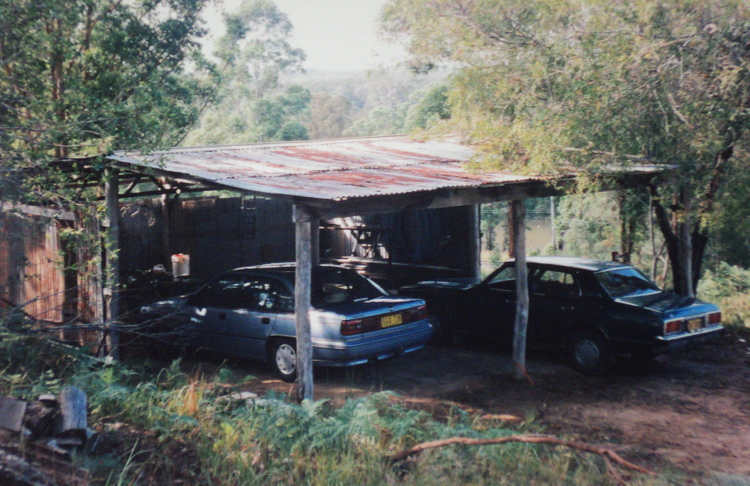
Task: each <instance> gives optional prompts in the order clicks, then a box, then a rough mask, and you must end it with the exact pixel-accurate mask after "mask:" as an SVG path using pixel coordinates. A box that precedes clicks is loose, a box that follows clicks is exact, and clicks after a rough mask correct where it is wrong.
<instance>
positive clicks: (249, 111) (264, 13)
mask: <svg viewBox="0 0 750 486" xmlns="http://www.w3.org/2000/svg"><path fill="white" fill-rule="evenodd" d="M224 21H225V25H226V34H225V35H224V36H223V37H222V38H221V39H220V40H219V46H218V50H217V53H216V54H217V56H218V57H219V58H220V59H221V61H222V66H221V69H220V73H221V75H220V88H219V96H218V101H217V103H215V104H214V105H212V106H209V107H207V109H206V110H205V111H204V112H203V114H202V116H201V119H200V123H199V126H198V127H196V129H195V130H193V131H192V132H191V133H190V134H189V135H188V136H187V137H186V138H185V140H184V142H183V144H184V145H202V144H209V145H215V144H234V143H254V142H266V141H278V140H306V139H307V138H309V137H308V133H307V128H306V125H307V122H308V119H309V116H310V111H309V105H310V101H311V95H310V92H309V91H308V90H307V89H305V88H302V87H301V86H298V85H292V86H289V87H288V88H286V90H285V91H284V92H282V93H279V89H280V86H281V83H280V78H281V76H282V75H284V74H290V73H293V72H296V71H299V70H301V69H302V63H303V62H304V60H305V54H304V52H303V51H302V50H301V49H297V48H293V47H292V46H291V45H290V44H289V37H290V36H291V33H292V24H291V22H290V21H289V18H288V17H287V16H286V14H284V13H283V12H281V11H280V10H279V9H278V8H277V7H276V5H275V4H274V3H273V2H271V1H269V0H246V1H244V2H243V3H242V4H241V5H240V6H239V8H238V10H237V11H236V12H234V13H231V14H228V15H226V16H225V18H224Z"/></svg>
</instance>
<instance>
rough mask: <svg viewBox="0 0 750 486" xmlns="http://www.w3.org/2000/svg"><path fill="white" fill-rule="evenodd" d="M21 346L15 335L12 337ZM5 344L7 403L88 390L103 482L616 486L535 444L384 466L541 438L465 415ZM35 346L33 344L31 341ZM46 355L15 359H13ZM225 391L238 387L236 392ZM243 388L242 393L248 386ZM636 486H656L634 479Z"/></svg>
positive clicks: (224, 373)
mask: <svg viewBox="0 0 750 486" xmlns="http://www.w3.org/2000/svg"><path fill="white" fill-rule="evenodd" d="M16 337H17V336H16ZM22 338H23V339H21V340H20V341H17V340H16V339H15V337H13V336H11V335H10V333H4V334H2V335H1V336H0V360H1V361H0V362H1V363H2V366H3V372H2V375H0V377H1V378H0V394H9V393H12V394H14V395H16V396H19V395H20V396H23V397H27V398H30V397H31V396H32V395H33V394H35V393H37V392H38V391H40V390H47V391H52V392H56V391H58V390H59V388H61V387H62V386H63V385H74V386H77V387H79V388H82V389H83V390H85V391H86V393H87V396H88V399H89V405H90V424H91V426H92V427H94V428H96V429H97V430H98V431H99V433H100V436H101V439H100V443H101V444H100V447H98V451H97V452H96V454H98V455H89V456H86V457H85V458H83V457H81V458H79V459H78V461H79V463H81V464H83V465H84V466H86V467H88V468H89V469H90V470H91V471H92V473H93V474H94V475H95V476H96V477H97V479H96V482H97V483H98V484H112V485H115V484H117V485H119V484H171V483H175V482H181V483H182V484H222V485H233V484H236V485H255V484H257V485H266V484H309V485H339V484H340V485H349V484H357V485H382V484H404V485H430V486H435V485H441V484H445V485H454V484H604V485H606V484H617V483H618V482H619V481H620V479H618V478H616V477H615V476H614V475H612V474H611V471H610V470H609V469H608V466H607V464H606V463H605V462H604V460H603V459H601V458H600V457H598V456H595V455H590V454H581V453H576V452H573V451H571V450H568V449H564V448H556V447H550V446H539V445H529V444H507V445H502V446H485V447H470V446H450V447H445V448H441V449H436V450H430V451H425V452H424V453H423V454H421V455H420V456H419V458H418V459H415V460H413V461H411V462H406V463H403V462H401V463H398V464H393V463H392V462H390V461H389V460H388V459H387V458H388V457H389V456H391V455H393V454H394V453H396V452H398V451H400V450H403V449H406V448H409V447H411V446H413V445H415V444H417V443H420V442H424V441H429V440H436V439H444V438H449V437H456V436H461V437H472V438H495V437H504V436H507V435H512V434H517V433H519V431H522V432H538V431H539V430H538V429H539V428H538V427H537V426H535V425H534V424H525V425H523V426H521V429H520V430H519V428H512V427H506V426H504V425H503V422H496V421H487V420H483V419H482V418H481V417H478V416H475V415H472V414H469V413H467V412H465V411H463V410H460V409H458V408H454V409H452V410H451V411H450V413H449V414H448V415H447V417H444V418H443V419H440V420H437V419H435V418H434V417H433V416H432V415H431V414H429V413H427V412H425V411H421V410H414V409H410V408H408V407H405V406H403V405H402V404H401V403H400V400H399V398H398V397H397V396H396V395H394V394H393V393H390V392H381V393H377V394H374V395H371V396H369V397H366V398H360V399H350V400H348V401H347V402H346V403H345V404H344V405H343V406H341V407H334V406H333V405H331V404H330V403H328V402H326V401H318V402H304V403H302V404H296V403H290V402H288V401H287V399H286V398H285V397H284V396H281V395H274V394H269V395H268V396H266V397H263V398H257V399H255V400H250V401H247V400H237V399H234V398H232V393H234V392H236V391H238V390H240V389H241V386H243V383H244V382H243V381H242V380H235V378H234V376H233V375H232V374H231V373H230V372H229V371H228V370H226V369H223V368H222V369H220V370H218V371H217V372H216V373H214V374H212V375H210V376H207V375H200V374H199V375H193V376H190V375H187V374H185V373H184V372H183V371H182V370H181V366H180V365H181V363H180V361H179V360H177V361H174V362H173V363H172V364H171V366H170V367H168V368H166V369H163V370H160V371H159V372H157V373H151V372H148V371H146V370H144V369H138V368H137V367H134V366H132V365H131V366H126V365H124V364H122V363H113V364H104V363H103V362H101V361H98V360H93V359H89V358H88V357H85V356H82V355H78V354H76V353H71V350H69V349H66V348H60V347H58V346H55V345H52V344H50V343H49V342H48V341H46V340H45V339H43V338H40V337H38V336H35V337H22ZM27 339H28V340H27ZM14 346H24V347H25V349H29V350H31V349H43V350H44V353H38V352H36V353H30V352H29V353H20V352H15V351H14V350H12V349H9V348H11V347H14ZM229 382H239V384H234V385H233V384H231V383H229ZM244 384H246V383H244ZM629 480H630V482H631V484H656V483H658V480H654V479H652V478H646V477H640V476H636V477H631V478H629Z"/></svg>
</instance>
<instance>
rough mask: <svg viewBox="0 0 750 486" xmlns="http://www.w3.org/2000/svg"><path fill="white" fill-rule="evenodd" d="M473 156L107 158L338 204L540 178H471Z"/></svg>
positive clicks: (344, 147) (353, 148) (341, 144)
mask: <svg viewBox="0 0 750 486" xmlns="http://www.w3.org/2000/svg"><path fill="white" fill-rule="evenodd" d="M473 154H474V151H473V149H472V148H471V147H469V146H466V145H462V144H460V143H456V142H446V141H426V142H419V141H413V140H409V139H408V138H406V137H383V138H379V137H374V138H360V139H344V140H334V141H310V142H287V143H272V144H253V145H237V146H218V147H195V148H176V149H171V150H166V151H160V152H154V153H151V154H139V153H116V154H114V155H113V156H111V157H110V159H113V160H116V161H119V162H123V163H126V164H134V165H138V166H150V167H153V168H156V169H159V170H164V171H167V172H169V173H172V174H175V175H183V176H189V177H191V178H194V179H198V180H202V181H205V182H210V183H213V184H220V185H222V186H225V187H228V188H235V189H239V190H243V191H250V192H254V193H258V194H267V195H277V196H278V195H282V196H290V197H301V198H311V199H321V200H329V201H343V200H346V199H350V198H366V197H371V196H382V195H394V194H405V193H411V192H419V191H433V190H439V189H453V188H470V187H479V186H482V185H499V184H508V183H513V182H523V181H529V180H539V178H534V177H528V176H518V175H512V174H507V173H499V172H469V171H468V170H466V168H465V162H467V161H468V160H469V159H470V158H471V157H472V155H473Z"/></svg>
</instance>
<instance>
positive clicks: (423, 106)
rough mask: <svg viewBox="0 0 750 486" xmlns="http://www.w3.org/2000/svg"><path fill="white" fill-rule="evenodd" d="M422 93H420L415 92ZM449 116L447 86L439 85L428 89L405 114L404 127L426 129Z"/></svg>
mask: <svg viewBox="0 0 750 486" xmlns="http://www.w3.org/2000/svg"><path fill="white" fill-rule="evenodd" d="M417 94H422V93H417ZM450 117H451V109H450V106H448V87H447V86H445V85H439V86H435V87H432V88H430V89H428V90H427V91H426V92H425V93H424V94H423V96H422V97H421V98H420V99H419V101H418V102H417V103H416V104H415V105H413V106H412V107H411V108H410V109H409V112H408V114H407V118H406V122H405V124H406V127H407V128H408V129H410V130H412V129H415V128H421V129H426V128H428V127H430V126H433V125H435V124H436V123H439V122H440V121H441V120H447V119H448V118H450Z"/></svg>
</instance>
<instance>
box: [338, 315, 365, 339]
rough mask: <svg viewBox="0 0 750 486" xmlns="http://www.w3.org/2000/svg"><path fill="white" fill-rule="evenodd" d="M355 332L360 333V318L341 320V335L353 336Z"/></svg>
mask: <svg viewBox="0 0 750 486" xmlns="http://www.w3.org/2000/svg"><path fill="white" fill-rule="evenodd" d="M355 334H362V319H350V320H348V321H341V335H342V336H354V335H355Z"/></svg>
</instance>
